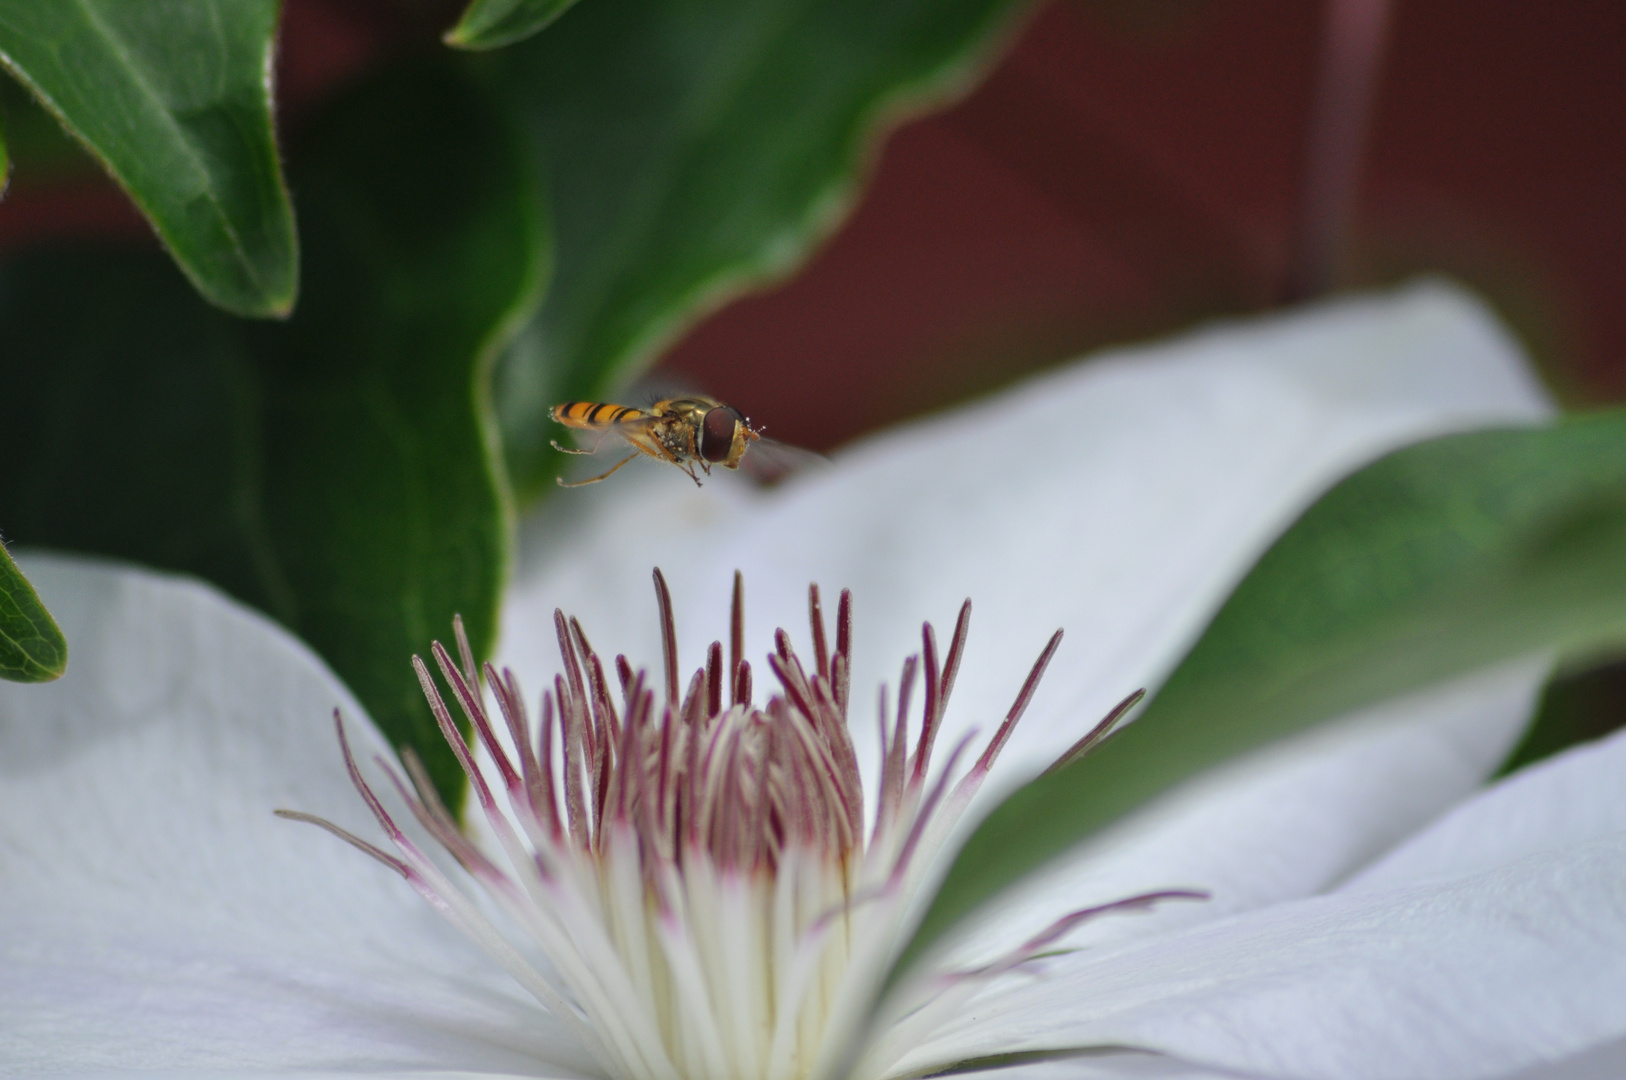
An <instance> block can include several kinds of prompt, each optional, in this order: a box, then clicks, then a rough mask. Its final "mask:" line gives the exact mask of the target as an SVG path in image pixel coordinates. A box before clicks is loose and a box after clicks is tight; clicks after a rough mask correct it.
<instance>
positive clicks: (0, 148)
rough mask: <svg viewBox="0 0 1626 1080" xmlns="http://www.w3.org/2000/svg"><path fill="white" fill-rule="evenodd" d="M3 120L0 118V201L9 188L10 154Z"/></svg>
mask: <svg viewBox="0 0 1626 1080" xmlns="http://www.w3.org/2000/svg"><path fill="white" fill-rule="evenodd" d="M4 119H5V117H4V116H0V199H4V198H5V197H6V188H8V187H10V186H11V154H10V153H9V152H8V151H7V150H6V128H5V124H4V122H3V121H4Z"/></svg>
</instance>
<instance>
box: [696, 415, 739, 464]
mask: <svg viewBox="0 0 1626 1080" xmlns="http://www.w3.org/2000/svg"><path fill="white" fill-rule="evenodd" d="M744 420H745V418H744V417H743V416H741V415H740V414H739V410H737V409H733V408H730V407H729V406H727V405H722V406H719V407H717V408H715V409H712V410H710V411H709V412H707V413H706V419H705V420H704V421H703V422H702V423H701V426H700V456H701V457H703V458H705V459H706V460H707V461H710V462H718V461H727V460H728V454H729V451H730V450H732V449H733V448H734V425H735V424H738V423H743V422H744Z"/></svg>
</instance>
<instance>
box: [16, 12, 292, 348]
mask: <svg viewBox="0 0 1626 1080" xmlns="http://www.w3.org/2000/svg"><path fill="white" fill-rule="evenodd" d="M277 8H278V4H277V0H142V2H140V3H132V2H130V0H51V2H48V3H41V2H39V0H0V64H3V65H4V66H5V67H6V68H7V69H8V70H9V71H10V72H11V73H12V74H13V75H15V76H16V77H17V78H18V79H19V80H21V81H22V82H23V83H24V84H25V85H26V86H27V87H28V88H29V89H30V90H31V91H33V93H34V95H35V96H36V97H37V98H38V99H39V100H40V102H41V103H42V104H44V105H45V107H46V108H48V109H50V111H51V112H52V113H54V114H55V115H56V117H57V119H58V120H60V121H61V123H62V124H63V125H64V126H65V127H67V128H68V129H69V130H70V131H72V132H73V133H74V135H76V136H77V137H78V138H79V139H80V140H81V141H82V142H83V143H84V144H85V146H86V147H87V148H88V149H89V150H90V151H91V153H93V154H95V155H96V157H97V158H98V159H99V160H100V161H101V163H102V165H103V166H104V167H105V168H106V169H107V171H108V172H109V173H110V174H112V176H113V178H114V179H115V180H117V181H118V182H119V183H120V184H121V185H122V186H123V187H124V189H125V191H127V192H128V193H129V195H130V198H131V199H133V200H134V201H135V204H136V205H137V206H138V207H140V208H141V212H142V213H144V214H145V215H146V216H147V219H148V220H149V221H151V222H152V225H153V228H155V229H156V230H157V231H158V235H159V236H161V237H162V238H163V241H164V244H165V246H167V247H168V248H169V251H170V253H171V254H172V255H173V256H174V258H175V261H176V262H177V263H178V264H179V265H180V267H181V269H182V270H183V271H185V272H186V275H187V276H188V277H189V278H191V279H192V283H193V284H194V285H195V286H196V287H197V289H198V291H199V292H201V293H202V294H203V295H204V296H205V297H207V298H208V299H209V301H210V302H211V303H214V304H218V305H219V306H220V307H222V308H224V309H226V310H227V311H231V312H235V313H237V314H239V315H250V316H281V315H286V314H287V313H288V312H289V311H291V310H292V309H293V306H294V295H295V292H296V291H297V282H298V256H297V246H296V244H297V242H296V239H295V235H294V219H293V210H292V208H291V207H290V205H289V202H288V192H287V189H286V188H285V186H284V184H283V180H282V173H281V170H280V168H279V166H278V162H277V151H276V145H275V142H274V140H273V137H272V128H271V85H270V74H271V55H272V48H273V44H274V40H275V36H276V27H277Z"/></svg>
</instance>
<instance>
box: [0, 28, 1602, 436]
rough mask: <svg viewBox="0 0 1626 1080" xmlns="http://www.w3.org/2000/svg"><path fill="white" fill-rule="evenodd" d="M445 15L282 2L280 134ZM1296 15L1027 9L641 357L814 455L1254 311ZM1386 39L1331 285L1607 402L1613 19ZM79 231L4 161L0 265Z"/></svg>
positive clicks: (1276, 230) (1310, 40)
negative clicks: (989, 64) (1460, 308)
mask: <svg viewBox="0 0 1626 1080" xmlns="http://www.w3.org/2000/svg"><path fill="white" fill-rule="evenodd" d="M584 2H592V0H584ZM452 10H455V8H448V9H446V10H445V11H442V10H440V9H439V8H433V7H431V8H427V9H426V8H420V9H417V10H416V13H415V14H414V13H412V11H411V10H409V9H407V8H404V7H403V6H402V5H401V4H400V3H399V2H398V0H289V2H288V3H287V6H286V15H285V22H284V30H283V37H282V46H281V58H280V65H279V80H280V81H279V86H280V93H281V95H282V101H281V103H280V108H281V115H282V116H283V118H284V120H285V121H286V122H288V123H294V124H297V123H298V120H299V117H300V116H301V115H302V113H303V112H305V111H308V109H309V107H310V106H311V105H312V104H314V103H316V102H318V101H320V100H321V99H322V98H323V97H324V96H326V95H328V94H331V93H332V92H333V91H334V90H335V89H337V88H338V87H339V86H341V85H342V84H344V83H346V82H348V81H350V80H351V79H352V78H354V77H355V76H356V75H357V74H358V73H360V72H363V71H365V70H367V69H368V68H369V67H371V66H373V65H375V64H377V63H379V62H381V61H382V59H384V58H387V56H388V55H389V54H390V53H391V52H392V51H395V50H398V49H402V48H409V47H416V46H417V45H419V44H421V43H422V42H424V41H427V40H432V34H433V32H434V31H435V30H436V29H438V28H439V27H440V26H441V25H444V24H445V23H446V22H449V21H450V18H451V11H452ZM1328 10H1329V8H1328V7H1326V6H1323V5H1320V4H1311V3H1302V2H1296V0H1293V2H1289V0H1251V2H1240V0H1227V2H1207V0H1138V2H1137V0H1094V2H1088V0H1057V2H1053V3H1051V4H1049V5H1048V6H1045V7H1043V8H1041V9H1040V10H1039V11H1038V12H1037V14H1036V15H1035V17H1034V18H1033V19H1032V21H1031V22H1030V23H1029V24H1028V26H1027V28H1026V30H1025V32H1023V33H1022V34H1021V35H1020V36H1019V37H1018V38H1017V39H1016V40H1015V41H1014V43H1013V45H1012V48H1011V50H1010V52H1009V53H1008V55H1007V56H1006V57H1005V59H1004V61H1003V62H1002V63H1001V64H999V65H998V66H997V67H996V68H995V69H994V70H993V71H992V73H991V74H990V76H989V77H988V79H987V80H986V81H985V82H984V83H983V85H982V86H981V87H980V88H979V89H978V90H976V91H975V92H974V93H973V94H971V95H970V96H969V97H968V98H966V99H964V100H963V101H961V102H960V103H959V104H957V105H955V106H954V107H952V108H949V109H947V110H946V111H943V112H940V113H938V114H935V115H932V116H929V117H926V118H924V119H919V120H916V121H914V122H912V123H908V124H906V125H904V126H903V127H901V128H899V129H897V130H896V131H894V132H893V133H892V134H891V135H890V136H889V137H887V138H886V139H885V141H884V142H883V143H882V144H881V146H880V149H879V151H878V154H877V156H876V160H875V162H874V166H873V169H872V172H871V175H870V179H869V184H868V190H867V194H866V196H865V197H864V199H863V201H862V202H861V204H860V205H859V206H858V208H857V210H856V212H855V213H854V215H853V217H852V218H851V220H850V221H849V222H848V223H847V224H846V226H845V227H844V228H843V229H841V230H840V231H839V232H838V233H837V234H836V235H835V236H834V237H833V238H831V239H830V241H829V242H828V243H827V244H826V245H825V246H824V248H823V249H822V250H821V251H820V253H819V254H818V256H817V257H816V258H815V259H813V261H812V262H811V263H810V264H809V265H808V266H807V267H806V268H805V269H804V270H802V272H801V273H800V274H798V275H797V276H796V277H795V278H794V279H792V280H791V281H789V282H787V283H784V284H783V285H781V286H779V287H777V288H775V289H773V290H771V291H768V292H764V293H760V294H758V295H755V296H752V297H748V298H745V299H742V300H739V301H737V302H736V303H734V304H732V305H730V306H728V307H726V308H724V309H722V310H721V311H718V312H716V313H714V314H713V315H712V316H711V317H710V318H708V319H706V320H705V321H703V322H702V323H700V324H699V325H698V326H697V327H696V328H695V329H694V330H693V332H692V333H690V334H689V335H688V336H687V337H686V338H685V339H684V340H683V341H681V342H680V343H679V344H678V345H677V346H676V347H675V348H674V349H673V350H672V352H671V353H670V354H669V355H668V357H667V358H666V360H665V361H664V364H665V365H666V366H667V367H668V368H669V369H671V370H673V371H675V372H678V373H680V374H681V375H683V376H684V377H686V378H687V379H688V380H689V381H692V382H695V383H697V384H698V385H700V386H703V387H705V388H706V389H708V390H709V391H710V392H712V393H714V394H717V395H718V396H721V397H724V398H725V399H727V400H730V401H732V402H733V403H735V404H737V405H739V406H740V407H741V408H743V409H744V410H745V411H746V412H747V413H749V414H750V415H751V416H752V417H754V418H756V419H757V420H759V421H760V422H763V423H766V424H767V425H768V427H769V429H770V430H771V431H772V432H773V434H774V435H776V436H778V437H780V438H783V439H786V440H789V441H793V442H799V443H803V444H806V445H809V446H813V447H817V448H828V447H830V446H832V445H834V444H836V443H838V442H841V441H844V440H846V439H848V438H850V437H852V436H854V435H856V434H859V433H861V432H863V431H865V430H868V429H870V428H873V427H875V426H878V425H881V424H884V423H886V422H888V421H890V420H893V419H896V418H899V417H902V416H907V415H912V414H916V413H919V412H922V411H925V410H929V409H931V408H935V407H939V406H941V405H944V404H946V403H949V402H952V401H955V400H958V399H961V398H963V397H966V396H968V395H971V394H975V393H978V392H981V391H984V390H987V389H989V388H991V387H994V386H997V385H999V384H1001V383H1004V382H1007V381H1009V380H1011V379H1013V378H1015V377H1017V376H1019V375H1021V374H1023V373H1025V372H1028V371H1031V370H1034V369H1036V368H1039V367H1042V366H1044V365H1046V364H1050V363H1054V362H1057V361H1060V360H1063V359H1066V358H1067V357H1070V356H1074V355H1077V354H1078V353H1080V352H1082V351H1085V350H1087V349H1090V348H1093V347H1097V346H1100V345H1103V344H1107V343H1112V342H1118V341H1125V340H1130V339H1133V338H1136V337H1143V336H1146V335H1152V334H1159V333H1167V332H1169V331H1171V330H1175V329H1178V328H1180V327H1182V326H1186V325H1190V324H1191V323H1192V322H1194V321H1197V320H1201V319H1203V318H1205V317H1211V316H1214V315H1217V314H1223V313H1230V312H1246V311H1257V310H1263V309H1266V308H1269V307H1271V306H1273V305H1276V304H1279V303H1281V302H1283V300H1284V299H1285V298H1286V296H1287V295H1288V292H1289V288H1288V279H1289V274H1290V269H1289V268H1290V264H1291V263H1292V261H1293V258H1294V252H1295V249H1296V246H1298V245H1299V244H1300V243H1301V239H1300V237H1299V235H1298V226H1297V222H1298V219H1299V206H1300V202H1301V197H1302V194H1303V189H1304V180H1303V178H1304V175H1305V160H1306V144H1307V135H1308V132H1309V130H1310V127H1311V116H1312V105H1313V102H1314V100H1315V96H1316V86H1317V77H1318V72H1319V71H1321V70H1322V67H1323V63H1324V57H1325V55H1326V54H1325V50H1324V33H1323V30H1324V23H1325V20H1326V18H1327V12H1328ZM1386 41H1387V48H1386V50H1385V52H1384V53H1383V56H1382V65H1381V68H1380V70H1379V75H1378V79H1377V84H1376V86H1377V89H1376V95H1375V98H1374V103H1373V112H1372V115H1371V122H1370V133H1369V138H1368V140H1367V143H1366V152H1365V154H1364V156H1363V158H1362V161H1361V165H1360V169H1359V172H1358V174H1357V175H1358V178H1359V186H1358V198H1357V200H1356V202H1355V211H1354V215H1353V225H1352V228H1351V230H1350V233H1349V236H1348V243H1347V244H1346V245H1345V247H1344V254H1343V256H1342V257H1341V258H1339V259H1338V260H1337V261H1336V263H1335V265H1334V270H1335V274H1334V277H1335V280H1336V282H1337V284H1339V285H1341V286H1360V285H1365V284H1373V283H1382V282H1386V281H1392V280H1397V279H1399V278H1403V277H1405V276H1408V275H1410V274H1414V273H1416V272H1419V271H1422V270H1429V269H1437V270H1442V271H1445V272H1448V273H1451V274H1453V275H1456V276H1457V277H1459V278H1461V279H1462V280H1465V281H1467V282H1468V283H1469V284H1471V285H1473V286H1475V287H1476V288H1478V289H1480V290H1481V291H1482V292H1484V293H1485V294H1486V295H1488V296H1489V297H1490V298H1491V299H1492V300H1493V301H1494V302H1495V303H1496V304H1497V305H1498V306H1499V307H1500V308H1501V309H1502V311H1503V312H1504V314H1505V315H1506V316H1507V317H1508V318H1509V319H1510V321H1511V322H1512V323H1513V325H1514V326H1515V327H1516V329H1517V330H1518V331H1519V332H1520V333H1521V334H1522V335H1523V336H1524V338H1525V340H1526V342H1527V343H1528V344H1529V345H1530V347H1531V348H1532V350H1533V352H1534V353H1535V354H1536V356H1537V357H1538V359H1539V362H1540V363H1541V364H1542V365H1543V368H1544V370H1545V371H1546V372H1547V374H1548V377H1549V379H1550V381H1551V382H1552V383H1553V385H1554V386H1555V388H1556V389H1557V390H1558V391H1559V392H1560V394H1561V395H1562V396H1563V397H1565V398H1566V400H1568V401H1569V402H1570V403H1571V404H1575V405H1586V404H1597V403H1603V402H1608V401H1614V400H1620V399H1622V398H1626V306H1623V304H1622V300H1623V299H1626V201H1623V197H1622V192H1626V141H1623V134H1626V62H1623V61H1626V5H1622V4H1619V3H1612V2H1597V3H1566V4H1556V5H1534V4H1529V3H1516V2H1512V0H1478V2H1476V3H1474V4H1462V3H1446V2H1442V0H1413V2H1406V0H1398V2H1396V3H1395V4H1394V5H1393V7H1392V9H1391V11H1390V21H1389V24H1388V33H1387V37H1386ZM18 156H19V158H21V157H22V156H23V155H22V154H21V153H20V152H19V155H18ZM24 164H25V165H26V162H24ZM110 232H111V233H122V234H132V233H135V234H144V233H145V228H144V226H143V225H142V224H141V222H140V221H139V219H137V218H136V217H135V216H134V214H133V211H131V210H130V209H129V208H128V207H127V205H125V204H124V203H123V200H122V197H120V196H119V195H118V194H117V193H116V192H113V191H111V190H110V189H109V187H108V186H107V185H106V184H105V183H104V182H102V181H100V180H98V179H97V178H95V177H94V176H87V175H84V174H83V173H75V172H71V171H70V172H69V173H68V174H67V175H65V176H64V175H55V174H48V175H44V176H33V175H30V174H29V172H28V171H27V170H26V168H25V169H22V170H20V171H19V173H18V176H17V183H16V184H15V188H14V191H13V194H12V196H11V197H10V198H9V199H8V200H7V201H6V202H5V203H3V204H0V247H3V246H5V245H10V244H17V243H20V242H25V241H29V240H33V239H38V238H40V237H42V236H51V235H57V234H80V235H83V234H85V233H93V234H96V233H110Z"/></svg>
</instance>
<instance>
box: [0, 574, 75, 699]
mask: <svg viewBox="0 0 1626 1080" xmlns="http://www.w3.org/2000/svg"><path fill="white" fill-rule="evenodd" d="M67 666H68V643H67V641H65V640H64V639H63V637H62V631H61V630H60V629H58V628H57V625H56V620H55V619H53V618H51V613H50V612H49V611H46V610H45V605H44V604H42V603H40V598H39V594H37V593H36V592H34V586H32V585H30V584H29V583H28V579H27V578H25V577H23V572H22V571H21V570H19V569H17V564H16V563H14V562H12V561H11V554H10V553H9V552H8V551H6V546H5V545H4V544H0V679H5V680H6V681H8V682H50V681H51V680H52V679H55V678H58V677H60V676H61V674H62V672H63V671H65V670H66V669H67Z"/></svg>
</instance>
